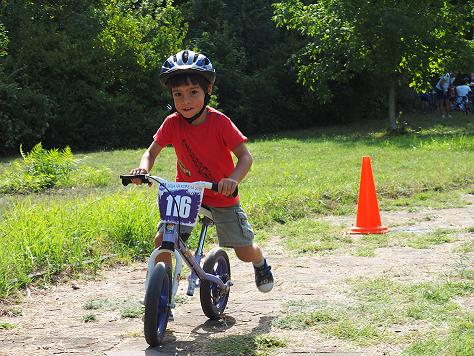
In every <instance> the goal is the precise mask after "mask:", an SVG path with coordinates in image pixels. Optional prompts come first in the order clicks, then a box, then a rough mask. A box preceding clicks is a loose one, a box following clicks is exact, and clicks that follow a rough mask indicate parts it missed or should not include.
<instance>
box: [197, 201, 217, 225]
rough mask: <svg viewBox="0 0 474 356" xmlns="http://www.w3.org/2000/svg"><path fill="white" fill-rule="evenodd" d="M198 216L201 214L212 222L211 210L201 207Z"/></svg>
mask: <svg viewBox="0 0 474 356" xmlns="http://www.w3.org/2000/svg"><path fill="white" fill-rule="evenodd" d="M199 214H202V215H204V216H205V217H207V218H208V219H211V220H212V221H214V219H213V218H212V213H211V210H210V209H209V208H208V207H206V206H203V205H201V207H200V208H199Z"/></svg>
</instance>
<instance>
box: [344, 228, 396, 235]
mask: <svg viewBox="0 0 474 356" xmlns="http://www.w3.org/2000/svg"><path fill="white" fill-rule="evenodd" d="M389 231H390V229H389V228H388V227H386V226H376V227H357V226H356V227H353V228H352V229H351V231H349V234H351V235H356V234H385V233H386V232H389Z"/></svg>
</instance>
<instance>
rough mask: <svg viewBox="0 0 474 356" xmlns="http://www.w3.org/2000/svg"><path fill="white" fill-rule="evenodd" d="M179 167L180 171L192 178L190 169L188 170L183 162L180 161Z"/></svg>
mask: <svg viewBox="0 0 474 356" xmlns="http://www.w3.org/2000/svg"><path fill="white" fill-rule="evenodd" d="M178 167H179V169H181V172H183V173H184V174H186V175H187V176H188V177H190V176H191V171H190V170H189V169H187V168H186V167H185V165H184V163H183V162H181V161H180V160H179V159H178Z"/></svg>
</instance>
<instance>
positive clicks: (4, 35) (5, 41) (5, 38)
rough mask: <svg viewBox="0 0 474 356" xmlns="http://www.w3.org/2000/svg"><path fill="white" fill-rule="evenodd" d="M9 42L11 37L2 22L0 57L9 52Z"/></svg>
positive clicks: (0, 27) (0, 28)
mask: <svg viewBox="0 0 474 356" xmlns="http://www.w3.org/2000/svg"><path fill="white" fill-rule="evenodd" d="M8 42H9V39H8V36H7V33H6V30H5V25H4V24H3V23H1V22H0V57H2V56H5V55H6V54H7V46H8Z"/></svg>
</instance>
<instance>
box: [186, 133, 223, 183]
mask: <svg viewBox="0 0 474 356" xmlns="http://www.w3.org/2000/svg"><path fill="white" fill-rule="evenodd" d="M181 142H182V144H183V146H184V147H185V148H186V151H188V154H189V157H191V160H192V161H193V163H194V166H195V167H196V169H197V171H198V173H199V174H200V175H202V176H203V177H204V178H206V179H207V181H209V182H215V181H216V180H215V179H213V178H212V174H211V171H210V170H209V168H207V166H205V165H204V163H202V162H201V161H200V160H199V158H198V157H197V156H196V155H195V154H194V152H193V151H192V150H191V147H189V144H188V143H187V142H186V140H185V139H183V140H182V141H181Z"/></svg>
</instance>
